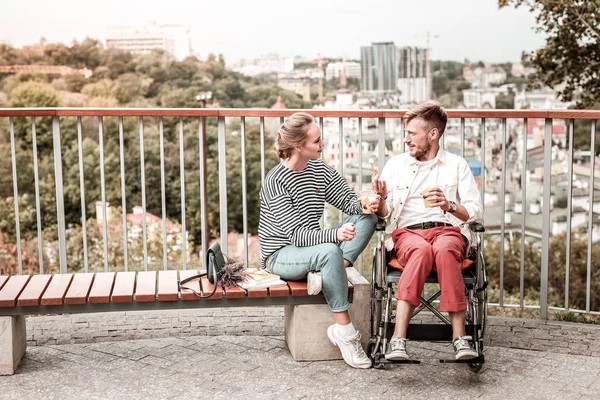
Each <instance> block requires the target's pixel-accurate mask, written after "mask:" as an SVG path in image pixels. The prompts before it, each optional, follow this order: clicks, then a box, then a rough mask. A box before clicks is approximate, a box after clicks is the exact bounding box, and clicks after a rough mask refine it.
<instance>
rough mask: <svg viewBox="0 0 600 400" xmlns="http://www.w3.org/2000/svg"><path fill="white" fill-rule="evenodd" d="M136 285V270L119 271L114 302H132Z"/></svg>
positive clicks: (113, 296) (114, 289)
mask: <svg viewBox="0 0 600 400" xmlns="http://www.w3.org/2000/svg"><path fill="white" fill-rule="evenodd" d="M134 287H135V272H133V271H132V272H118V273H117V276H116V278H115V287H114V288H113V291H112V302H113V303H132V302H133V288H134Z"/></svg>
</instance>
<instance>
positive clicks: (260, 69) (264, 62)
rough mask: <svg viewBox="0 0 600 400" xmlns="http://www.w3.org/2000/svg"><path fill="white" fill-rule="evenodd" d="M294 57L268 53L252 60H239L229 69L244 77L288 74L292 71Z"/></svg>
mask: <svg viewBox="0 0 600 400" xmlns="http://www.w3.org/2000/svg"><path fill="white" fill-rule="evenodd" d="M294 62H295V59H294V57H281V56H280V55H279V54H278V53H269V54H265V55H262V56H260V57H258V58H253V59H241V60H239V61H237V62H236V63H235V64H233V65H232V67H231V69H233V70H234V71H235V72H239V73H240V74H243V75H246V76H256V75H259V74H270V73H289V72H292V71H293V70H294Z"/></svg>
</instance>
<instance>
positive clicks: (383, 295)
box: [367, 221, 488, 372]
mask: <svg viewBox="0 0 600 400" xmlns="http://www.w3.org/2000/svg"><path fill="white" fill-rule="evenodd" d="M469 228H470V230H471V231H472V232H474V233H475V235H474V236H475V242H474V243H473V246H472V247H470V248H468V249H467V250H468V253H469V254H468V257H467V258H468V259H470V260H471V261H472V264H471V265H470V267H468V268H466V269H463V271H462V273H463V282H464V285H465V296H466V299H467V310H466V319H465V328H466V333H467V335H469V336H471V337H472V341H471V344H472V345H473V348H474V349H475V351H477V353H478V354H479V356H478V357H476V358H474V359H470V360H455V359H451V360H447V359H444V360H440V362H441V363H465V364H467V365H468V366H469V368H470V369H471V371H473V372H479V371H480V370H481V369H482V368H483V364H484V363H485V357H484V354H483V337H484V335H485V326H486V319H487V306H488V301H487V290H486V289H487V279H486V272H485V262H484V259H483V251H482V245H483V233H484V232H485V228H484V227H483V225H481V224H479V223H472V224H470V225H469ZM376 231H377V245H376V247H375V249H374V250H373V271H372V273H373V277H372V278H373V279H372V286H371V288H372V293H371V321H370V338H369V344H368V347H367V355H368V356H369V358H371V360H372V361H373V367H374V368H384V367H385V366H386V365H387V364H420V361H419V360H413V359H410V360H403V361H390V360H386V359H385V352H386V349H387V346H388V343H389V341H390V339H391V337H392V334H393V332H394V327H395V322H394V320H393V319H392V311H393V310H395V307H394V304H395V297H394V295H393V288H394V285H396V284H398V281H399V280H400V277H401V276H402V271H400V270H398V269H396V268H393V267H391V266H390V265H389V263H390V261H391V260H392V256H393V252H392V251H387V250H386V248H385V245H384V237H385V232H384V231H385V224H384V222H383V221H379V223H378V224H377V228H376ZM426 283H438V279H437V274H436V272H435V271H432V273H431V274H430V275H429V278H428V279H427V281H426ZM440 295H441V290H439V289H438V290H437V292H435V293H434V294H433V295H431V296H429V297H427V298H425V297H423V296H424V295H423V294H422V295H421V297H420V300H421V304H420V305H419V306H418V307H417V308H415V311H414V312H413V315H412V317H413V318H414V317H415V316H416V315H417V314H419V313H420V312H421V311H423V310H428V311H430V312H431V313H432V314H433V315H434V316H435V317H437V318H438V319H440V320H441V321H442V323H435V324H415V323H409V325H408V330H407V339H409V340H412V341H429V342H448V341H449V342H452V326H451V324H450V320H449V319H448V317H446V316H445V315H444V314H442V313H441V312H440V311H438V309H437V308H436V307H435V305H434V301H436V300H437V299H438V298H439V297H440ZM393 303H394V304H393Z"/></svg>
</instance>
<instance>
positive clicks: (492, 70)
mask: <svg viewBox="0 0 600 400" xmlns="http://www.w3.org/2000/svg"><path fill="white" fill-rule="evenodd" d="M463 77H464V78H465V80H466V81H467V82H470V83H471V87H472V88H488V87H490V86H492V85H500V84H502V83H504V82H505V81H506V71H505V70H504V68H502V67H499V66H496V65H487V66H485V67H481V66H478V65H476V64H470V65H469V64H467V65H465V66H464V67H463Z"/></svg>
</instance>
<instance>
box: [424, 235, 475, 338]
mask: <svg viewBox="0 0 600 400" xmlns="http://www.w3.org/2000/svg"><path fill="white" fill-rule="evenodd" d="M431 234H433V235H434V237H433V238H432V239H433V240H432V245H433V255H434V258H435V269H436V271H437V275H438V281H439V283H440V289H441V291H442V296H441V298H440V311H442V312H447V313H448V315H449V317H450V322H451V323H452V339H455V338H456V337H458V336H465V334H466V333H465V310H466V309H467V302H466V300H465V286H464V283H463V278H462V271H461V265H462V261H463V259H464V254H465V241H464V238H463V236H462V235H461V233H460V229H459V228H457V227H451V228H449V227H440V228H434V229H431Z"/></svg>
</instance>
